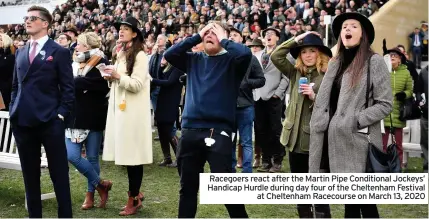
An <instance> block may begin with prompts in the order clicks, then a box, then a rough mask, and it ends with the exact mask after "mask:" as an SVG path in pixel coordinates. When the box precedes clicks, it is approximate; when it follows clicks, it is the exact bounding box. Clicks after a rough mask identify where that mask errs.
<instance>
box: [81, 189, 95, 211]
mask: <svg viewBox="0 0 429 219" xmlns="http://www.w3.org/2000/svg"><path fill="white" fill-rule="evenodd" d="M93 207H94V193H93V192H86V196H85V201H84V202H83V204H82V207H81V209H82V210H89V209H91V208H93Z"/></svg>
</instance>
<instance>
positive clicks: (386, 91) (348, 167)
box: [309, 54, 393, 173]
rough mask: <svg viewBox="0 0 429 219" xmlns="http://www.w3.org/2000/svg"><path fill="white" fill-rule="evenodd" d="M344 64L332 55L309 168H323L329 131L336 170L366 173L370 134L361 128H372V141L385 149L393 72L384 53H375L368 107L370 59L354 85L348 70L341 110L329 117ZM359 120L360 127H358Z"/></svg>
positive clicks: (331, 162) (322, 89)
mask: <svg viewBox="0 0 429 219" xmlns="http://www.w3.org/2000/svg"><path fill="white" fill-rule="evenodd" d="M339 67H340V63H339V61H337V60H335V59H331V61H330V62H329V65H328V70H327V73H326V74H325V76H324V78H323V81H322V84H321V86H320V88H319V92H318V94H317V97H316V101H315V108H314V109H313V114H312V116H311V120H310V150H309V154H310V157H309V172H310V173H312V172H314V173H317V172H319V171H320V162H321V158H322V149H323V141H324V134H325V132H326V131H328V135H327V136H328V142H329V145H328V154H329V167H330V172H332V173H364V172H365V166H366V160H367V156H368V138H367V134H365V133H362V131H359V130H361V129H363V128H366V127H367V128H368V130H369V133H370V134H369V136H370V140H371V142H372V143H374V144H375V145H376V146H378V147H379V148H380V150H382V134H381V131H380V130H381V125H380V121H381V120H382V119H384V118H385V117H386V116H387V115H389V113H390V112H391V111H392V102H393V95H392V89H391V86H390V73H389V70H388V69H387V66H386V64H385V62H384V60H383V57H382V56H380V55H378V54H374V55H373V56H372V57H371V66H370V72H371V79H370V80H371V86H372V88H371V92H370V98H369V106H368V108H365V102H366V87H367V72H368V63H367V64H366V65H365V66H364V67H363V68H362V70H363V71H364V72H363V74H362V76H361V79H360V83H359V84H358V85H356V86H355V87H354V88H350V84H351V79H352V75H351V74H350V73H349V72H345V73H344V75H343V78H342V82H341V91H340V94H339V98H338V106H337V110H336V112H335V114H334V116H333V117H332V119H331V121H329V120H330V118H329V110H330V96H331V88H332V86H333V83H334V79H335V75H336V72H337V70H338V68H339ZM358 122H359V124H360V127H358Z"/></svg>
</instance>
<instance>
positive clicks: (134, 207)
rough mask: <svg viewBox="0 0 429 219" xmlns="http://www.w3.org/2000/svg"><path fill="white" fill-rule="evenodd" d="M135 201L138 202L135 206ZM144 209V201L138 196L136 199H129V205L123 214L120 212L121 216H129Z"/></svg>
mask: <svg viewBox="0 0 429 219" xmlns="http://www.w3.org/2000/svg"><path fill="white" fill-rule="evenodd" d="M134 201H136V202H137V204H136V205H134ZM141 207H142V201H141V200H140V198H139V197H138V196H136V197H128V202H127V205H126V206H125V209H124V210H123V211H121V212H119V215H120V216H129V215H133V214H136V213H137V211H138V210H139V209H140V208H141Z"/></svg>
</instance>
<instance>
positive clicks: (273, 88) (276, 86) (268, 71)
mask: <svg viewBox="0 0 429 219" xmlns="http://www.w3.org/2000/svg"><path fill="white" fill-rule="evenodd" d="M263 51H264V50H262V51H260V52H257V53H255V56H256V58H257V59H258V61H259V63H260V64H261V66H263V65H262V54H263ZM262 70H263V71H264V76H265V85H264V86H263V87H261V88H258V89H255V92H254V100H255V101H258V100H259V99H262V100H265V101H266V100H269V99H271V97H272V96H273V95H276V96H278V97H279V98H280V99H282V100H283V99H284V98H285V95H286V90H287V88H288V86H289V79H288V78H287V77H286V76H285V75H283V74H282V73H281V72H280V70H279V69H277V68H276V66H275V65H274V64H273V62H272V61H271V57H270V59H269V62H268V64H267V66H266V67H265V68H264V67H262Z"/></svg>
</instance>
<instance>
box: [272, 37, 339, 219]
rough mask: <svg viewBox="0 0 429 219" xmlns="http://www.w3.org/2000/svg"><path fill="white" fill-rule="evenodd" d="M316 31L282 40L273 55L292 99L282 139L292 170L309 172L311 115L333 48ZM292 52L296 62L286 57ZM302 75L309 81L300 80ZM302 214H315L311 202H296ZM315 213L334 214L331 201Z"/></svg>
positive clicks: (316, 207) (303, 216) (318, 214)
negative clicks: (324, 43) (287, 82)
mask: <svg viewBox="0 0 429 219" xmlns="http://www.w3.org/2000/svg"><path fill="white" fill-rule="evenodd" d="M318 35H319V34H317V33H315V32H307V33H304V34H301V35H299V36H297V37H293V38H292V39H290V40H288V41H286V42H284V43H282V44H281V45H280V46H279V47H277V49H276V50H275V51H274V52H273V54H272V55H271V60H272V62H273V64H274V65H275V66H276V67H277V68H278V69H279V70H280V71H281V72H282V73H283V74H285V75H286V77H288V78H289V80H290V82H289V84H290V91H291V93H290V102H289V105H288V108H287V110H286V112H287V115H286V120H285V121H284V123H283V131H282V134H281V136H280V142H281V143H282V144H283V145H285V146H286V147H288V148H289V165H290V170H291V172H292V173H308V158H309V152H308V151H309V147H310V118H311V113H312V111H313V103H314V100H315V98H316V95H317V92H318V90H319V87H320V84H321V83H322V79H323V76H324V74H325V72H326V70H327V68H328V62H329V58H330V57H332V52H331V50H330V49H329V48H328V47H326V46H324V45H323V41H322V39H320V37H319V36H318ZM289 52H290V53H291V55H292V57H293V58H295V59H296V64H295V65H293V64H291V63H290V61H289V60H288V58H287V54H288V53H289ZM302 79H305V80H306V81H307V82H305V83H301V81H302ZM297 208H298V214H299V217H300V218H308V217H313V212H312V207H311V205H301V204H299V205H298V206H297ZM314 210H315V213H316V216H317V217H318V218H319V217H322V218H323V217H331V213H330V209H329V205H315V209H314Z"/></svg>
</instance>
